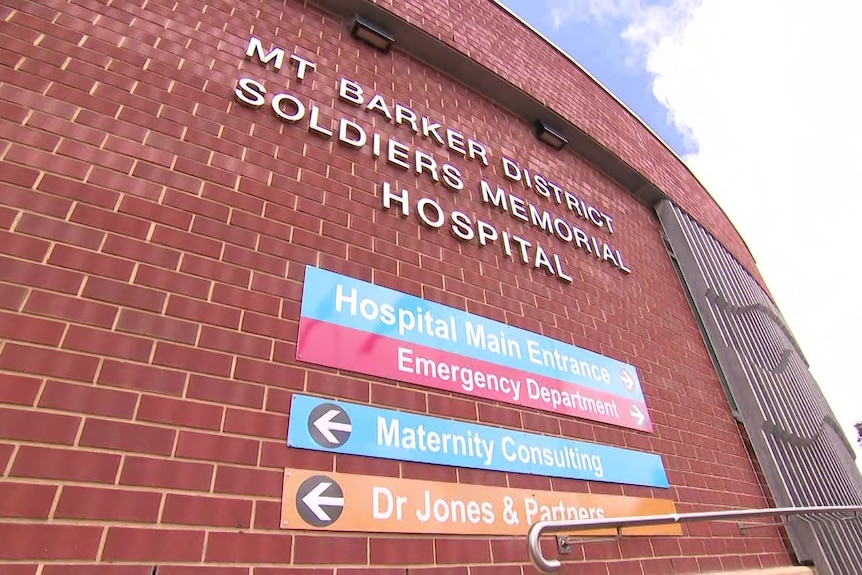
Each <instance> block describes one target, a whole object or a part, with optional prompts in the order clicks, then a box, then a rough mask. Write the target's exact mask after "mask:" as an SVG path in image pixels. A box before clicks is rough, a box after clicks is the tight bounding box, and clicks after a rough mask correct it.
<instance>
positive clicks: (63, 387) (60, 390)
mask: <svg viewBox="0 0 862 575" xmlns="http://www.w3.org/2000/svg"><path fill="white" fill-rule="evenodd" d="M137 400H138V395H137V394H135V393H128V392H124V391H117V390H113V389H105V388H102V387H96V386H93V385H75V384H71V383H65V382H60V381H53V380H52V381H48V382H47V383H46V384H45V389H44V391H43V392H42V396H41V397H40V398H39V407H47V408H50V409H57V410H61V411H71V412H73V413H88V414H94V415H105V416H109V417H119V418H124V419H131V418H132V415H133V414H134V412H135V405H136V404H137Z"/></svg>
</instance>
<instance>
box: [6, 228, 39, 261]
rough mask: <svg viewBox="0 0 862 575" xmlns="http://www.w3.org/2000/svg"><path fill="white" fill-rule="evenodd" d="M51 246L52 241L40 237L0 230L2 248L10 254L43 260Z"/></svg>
mask: <svg viewBox="0 0 862 575" xmlns="http://www.w3.org/2000/svg"><path fill="white" fill-rule="evenodd" d="M50 246H51V242H48V241H45V240H41V239H39V238H34V237H30V236H25V235H24V234H23V233H13V232H7V231H5V230H0V250H2V252H3V253H4V254H7V255H10V256H15V257H18V258H23V259H25V260H31V261H35V262H41V261H42V259H43V258H44V257H45V254H47V253H48V248H49V247H50Z"/></svg>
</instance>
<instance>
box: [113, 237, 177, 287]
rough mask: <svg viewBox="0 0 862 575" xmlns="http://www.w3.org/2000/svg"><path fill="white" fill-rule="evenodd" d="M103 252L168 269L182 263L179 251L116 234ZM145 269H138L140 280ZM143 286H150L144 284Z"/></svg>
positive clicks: (142, 266)
mask: <svg viewBox="0 0 862 575" xmlns="http://www.w3.org/2000/svg"><path fill="white" fill-rule="evenodd" d="M102 251H103V252H104V253H106V254H112V255H115V256H120V257H123V258H128V259H130V260H134V261H138V262H141V264H152V265H154V266H157V267H160V268H166V269H174V268H176V267H177V264H178V263H179V261H180V252H179V251H177V250H172V249H168V248H163V247H161V246H157V245H154V244H152V243H149V242H145V241H140V240H136V239H133V238H127V237H123V236H118V235H115V234H108V238H107V239H106V240H105V244H104V245H103V246H102ZM145 267H147V266H146V265H141V267H140V268H139V269H138V274H137V277H138V278H140V277H141V273H142V272H141V270H142V269H143V268H145ZM136 281H138V283H143V282H140V281H139V280H136ZM143 285H150V284H146V283H144V284H143ZM151 287H161V286H151Z"/></svg>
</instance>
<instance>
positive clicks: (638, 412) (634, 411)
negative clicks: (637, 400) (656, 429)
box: [631, 405, 644, 425]
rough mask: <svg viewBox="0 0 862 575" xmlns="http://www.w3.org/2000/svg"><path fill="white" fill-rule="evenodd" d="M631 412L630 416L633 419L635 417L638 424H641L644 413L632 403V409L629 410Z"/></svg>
mask: <svg viewBox="0 0 862 575" xmlns="http://www.w3.org/2000/svg"><path fill="white" fill-rule="evenodd" d="M631 413H632V417H634V418H635V419H637V421H638V425H643V424H644V414H643V412H642V411H641V410H640V409H639V408H638V406H637V405H632V411H631Z"/></svg>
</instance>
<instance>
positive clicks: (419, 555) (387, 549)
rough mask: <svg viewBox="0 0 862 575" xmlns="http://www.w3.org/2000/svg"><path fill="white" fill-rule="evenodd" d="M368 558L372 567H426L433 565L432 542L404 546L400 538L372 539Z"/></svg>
mask: <svg viewBox="0 0 862 575" xmlns="http://www.w3.org/2000/svg"><path fill="white" fill-rule="evenodd" d="M479 541H481V540H479ZM479 541H476V543H479ZM368 556H369V560H370V561H371V564H372V565H417V564H418V565H423V564H425V565H427V564H430V563H434V540H433V539H411V540H410V545H405V544H404V539H400V538H394V537H372V538H371V539H370V541H369V545H368Z"/></svg>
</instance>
